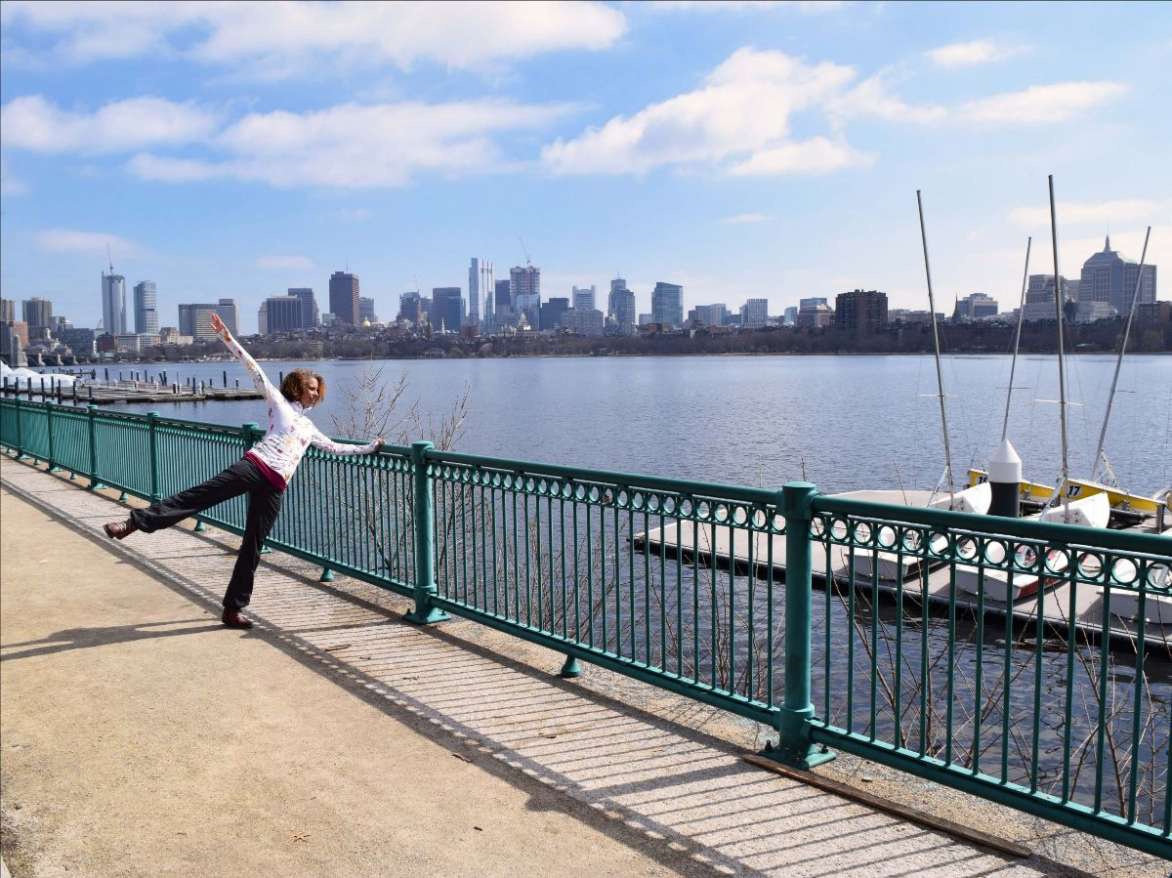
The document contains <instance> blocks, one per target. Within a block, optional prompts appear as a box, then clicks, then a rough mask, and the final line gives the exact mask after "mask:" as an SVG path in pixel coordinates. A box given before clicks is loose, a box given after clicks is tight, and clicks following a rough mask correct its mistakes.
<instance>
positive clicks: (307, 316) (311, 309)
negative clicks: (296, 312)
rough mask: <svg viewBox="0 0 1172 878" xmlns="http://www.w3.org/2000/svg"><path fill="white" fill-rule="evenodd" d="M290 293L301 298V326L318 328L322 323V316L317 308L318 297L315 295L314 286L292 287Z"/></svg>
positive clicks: (303, 327)
mask: <svg viewBox="0 0 1172 878" xmlns="http://www.w3.org/2000/svg"><path fill="white" fill-rule="evenodd" d="M289 295H290V296H296V297H297V298H298V299H300V300H301V328H302V329H317V325H318V324H319V323H321V316H320V315H319V313H318V310H317V299H315V298H314V297H313V288H312V287H290V288H289Z"/></svg>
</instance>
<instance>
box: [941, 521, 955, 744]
mask: <svg viewBox="0 0 1172 878" xmlns="http://www.w3.org/2000/svg"><path fill="white" fill-rule="evenodd" d="M957 547H958V544H957V539H956V534H955V533H953V532H950V533H949V534H948V676H947V677H946V678H945V680H946V683H947V696H946V697H947V700H946V703H945V705H944V712H945V716H944V736H945V737H944V764H945V765H952V741H953V732H954V729H953V727H952V720H953V716H954V715H955V709H956V553H957Z"/></svg>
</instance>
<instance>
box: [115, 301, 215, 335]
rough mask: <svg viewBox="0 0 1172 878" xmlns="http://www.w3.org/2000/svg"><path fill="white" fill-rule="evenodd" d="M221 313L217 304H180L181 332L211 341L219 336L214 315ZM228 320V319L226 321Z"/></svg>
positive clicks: (181, 333)
mask: <svg viewBox="0 0 1172 878" xmlns="http://www.w3.org/2000/svg"><path fill="white" fill-rule="evenodd" d="M218 313H219V305H216V304H185V305H180V306H179V334H180V335H190V336H191V337H192V338H194V339H204V340H207V341H211V340H212V339H216V338H219V336H217V335H216V331H215V330H214V329H212V315H213V314H218ZM225 322H227V321H225ZM110 334H111V335H125V334H126V333H110Z"/></svg>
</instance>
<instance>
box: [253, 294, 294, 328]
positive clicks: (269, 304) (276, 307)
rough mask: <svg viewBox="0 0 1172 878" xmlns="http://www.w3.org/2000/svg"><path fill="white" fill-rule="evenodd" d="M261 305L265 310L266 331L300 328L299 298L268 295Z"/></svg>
mask: <svg viewBox="0 0 1172 878" xmlns="http://www.w3.org/2000/svg"><path fill="white" fill-rule="evenodd" d="M262 307H264V310H265V321H266V324H267V325H266V331H267V332H269V333H273V332H292V331H294V330H297V329H301V300H300V299H299V298H297V296H270V297H269V298H267V299H265V302H264V305H263V306H262ZM258 318H259V314H258ZM258 322H259V319H258Z"/></svg>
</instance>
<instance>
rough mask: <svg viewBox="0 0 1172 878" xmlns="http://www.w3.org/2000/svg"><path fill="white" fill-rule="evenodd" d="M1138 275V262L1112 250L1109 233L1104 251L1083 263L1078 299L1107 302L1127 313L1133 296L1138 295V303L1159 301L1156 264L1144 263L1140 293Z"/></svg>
mask: <svg viewBox="0 0 1172 878" xmlns="http://www.w3.org/2000/svg"><path fill="white" fill-rule="evenodd" d="M1139 276H1140V273H1139V264H1138V263H1136V262H1131V261H1129V260H1126V259H1124V258H1123V257H1122V256H1120V255H1119V253H1118V251H1116V250H1112V249H1111V237H1110V235H1108V236H1107V241H1106V243H1105V244H1104V245H1103V249H1102V251H1101V252H1099V253H1096V254H1094V255H1093V256H1092V257H1091V258H1090V259H1088V260H1087V261H1086V262H1084V263H1083V266H1082V277H1081V278H1080V280H1079V286H1078V300H1079V302H1107V303H1108V304H1110V306H1111V307H1112V308H1114V309H1115V312H1116V313H1117V314H1120V315H1124V316H1126V315H1127V312H1128V311H1130V310H1131V299H1132V296H1135V300H1136V304H1137V305H1142V304H1144V303H1147V302H1154V301H1156V266H1154V265H1145V266H1144V270H1143V279H1142V280H1141V281H1140V284H1139V293H1138V295H1137V294H1136V289H1135V282H1136V279H1137V278H1139Z"/></svg>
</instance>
